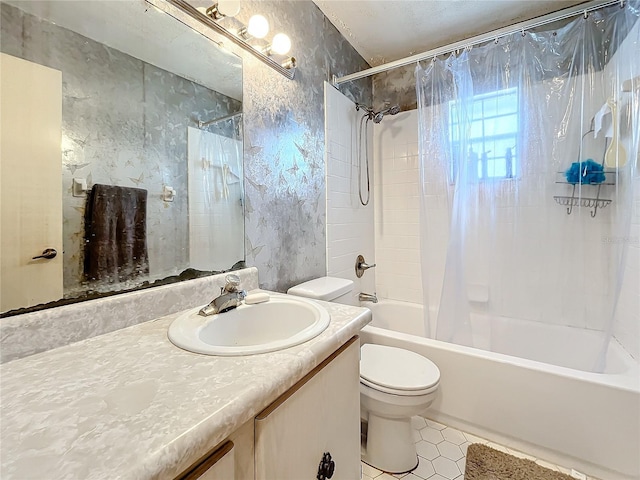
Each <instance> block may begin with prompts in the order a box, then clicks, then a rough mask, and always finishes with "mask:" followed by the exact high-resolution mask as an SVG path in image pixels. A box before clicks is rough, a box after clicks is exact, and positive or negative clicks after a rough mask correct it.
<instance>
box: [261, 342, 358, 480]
mask: <svg viewBox="0 0 640 480" xmlns="http://www.w3.org/2000/svg"><path fill="white" fill-rule="evenodd" d="M359 347H360V343H359V341H358V337H354V338H352V339H351V340H350V341H349V342H347V343H346V344H345V345H343V346H342V347H341V348H340V349H338V350H337V351H336V352H335V353H333V354H332V355H331V356H330V357H329V358H327V359H326V360H325V361H324V362H322V364H320V365H319V366H318V367H316V368H315V369H314V370H313V371H312V372H311V373H309V374H308V375H307V376H306V377H305V378H303V379H302V380H301V381H300V382H298V383H297V384H296V385H295V386H294V387H292V388H291V389H290V390H289V391H287V392H286V393H285V394H284V395H282V396H281V397H280V398H278V399H277V400H276V401H275V402H274V403H273V404H271V405H270V406H269V407H267V408H266V409H265V410H264V411H263V412H261V413H260V414H259V415H258V416H257V417H256V421H255V442H256V443H255V469H256V477H255V478H256V480H261V479H264V480H274V479H278V480H288V479H290V480H301V479H308V480H314V479H315V478H316V476H317V474H318V467H319V464H320V462H321V460H322V457H323V454H324V453H325V452H329V453H330V454H331V457H332V459H333V461H334V462H335V471H334V475H333V477H332V480H334V479H336V480H359V479H360V389H359V384H360V373H359V360H360V348H359Z"/></svg>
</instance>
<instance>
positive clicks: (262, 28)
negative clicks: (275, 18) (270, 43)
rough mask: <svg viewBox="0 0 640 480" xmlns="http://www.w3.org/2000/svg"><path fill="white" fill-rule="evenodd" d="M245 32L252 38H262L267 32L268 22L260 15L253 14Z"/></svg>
mask: <svg viewBox="0 0 640 480" xmlns="http://www.w3.org/2000/svg"><path fill="white" fill-rule="evenodd" d="M247 33H248V34H249V35H251V36H252V37H254V38H264V37H266V36H267V33H269V22H268V21H267V19H266V18H264V17H263V16H262V15H254V16H253V17H251V18H250V19H249V24H248V25H247Z"/></svg>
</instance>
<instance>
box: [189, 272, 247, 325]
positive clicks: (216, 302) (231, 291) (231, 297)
mask: <svg viewBox="0 0 640 480" xmlns="http://www.w3.org/2000/svg"><path fill="white" fill-rule="evenodd" d="M224 280H225V282H226V283H225V285H224V287H222V288H220V295H219V296H218V297H216V298H214V299H213V300H211V303H210V304H209V305H207V306H206V307H202V308H201V309H200V311H199V312H198V315H202V316H203V317H208V316H209V315H215V314H217V313H223V312H226V311H228V310H232V309H234V308H236V307H238V306H240V305H241V304H242V301H243V300H244V298H245V297H246V296H247V292H246V291H244V290H238V287H239V286H240V277H238V276H237V275H233V274H230V275H227V276H226V277H225V278H224Z"/></svg>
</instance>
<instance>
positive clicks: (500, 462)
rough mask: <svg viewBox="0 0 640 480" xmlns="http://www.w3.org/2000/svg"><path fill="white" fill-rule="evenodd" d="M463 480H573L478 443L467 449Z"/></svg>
mask: <svg viewBox="0 0 640 480" xmlns="http://www.w3.org/2000/svg"><path fill="white" fill-rule="evenodd" d="M464 480H575V479H574V478H573V477H570V476H569V475H565V474H564V473H560V472H554V471H553V470H549V469H548V468H545V467H541V466H540V465H538V464H537V463H535V462H532V461H531V460H525V459H524V458H518V457H514V456H513V455H509V454H508V453H502V452H499V451H498V450H494V449H493V448H490V447H487V446H486V445H482V444H480V443H473V444H471V445H469V448H468V449H467V464H466V466H465V471H464Z"/></svg>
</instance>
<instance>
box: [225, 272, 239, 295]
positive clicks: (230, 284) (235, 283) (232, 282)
mask: <svg viewBox="0 0 640 480" xmlns="http://www.w3.org/2000/svg"><path fill="white" fill-rule="evenodd" d="M224 281H225V285H224V288H223V291H227V292H235V291H236V290H237V289H238V287H239V286H240V277H239V276H238V275H234V274H233V273H230V274H229V275H227V276H226V277H224Z"/></svg>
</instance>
